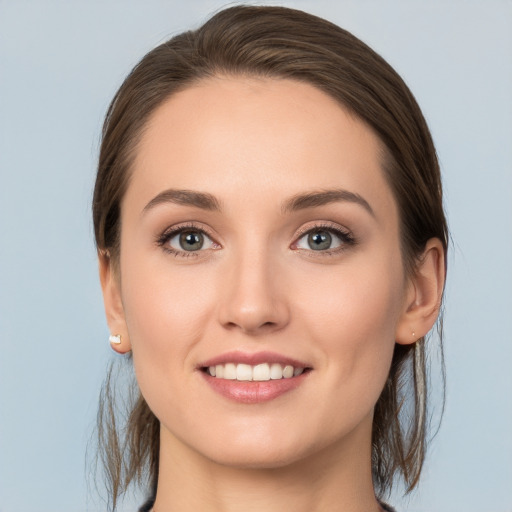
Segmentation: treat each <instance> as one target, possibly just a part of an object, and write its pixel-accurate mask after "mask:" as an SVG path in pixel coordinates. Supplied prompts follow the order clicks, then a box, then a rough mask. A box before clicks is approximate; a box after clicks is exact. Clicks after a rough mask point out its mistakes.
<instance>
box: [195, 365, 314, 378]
mask: <svg viewBox="0 0 512 512" xmlns="http://www.w3.org/2000/svg"><path fill="white" fill-rule="evenodd" d="M304 370H305V368H302V367H298V366H297V367H294V366H292V365H289V364H287V365H282V364H279V363H261V364H257V365H250V364H243V363H238V364H236V363H226V364H217V365H213V366H209V367H207V368H205V371H207V372H208V374H209V375H210V376H212V377H215V378H216V379H225V380H238V381H257V382H264V381H269V380H280V379H291V378H292V377H298V376H299V375H301V374H302V373H303V372H304Z"/></svg>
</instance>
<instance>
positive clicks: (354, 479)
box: [100, 77, 444, 512]
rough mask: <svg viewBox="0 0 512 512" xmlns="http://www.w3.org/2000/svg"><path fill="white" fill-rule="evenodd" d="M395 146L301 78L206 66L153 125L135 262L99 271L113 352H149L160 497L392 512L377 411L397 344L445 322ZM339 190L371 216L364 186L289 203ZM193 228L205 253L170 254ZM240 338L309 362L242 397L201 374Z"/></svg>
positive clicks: (128, 234)
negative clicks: (414, 241) (417, 242)
mask: <svg viewBox="0 0 512 512" xmlns="http://www.w3.org/2000/svg"><path fill="white" fill-rule="evenodd" d="M380 149H381V146H380V142H379V140H378V138H377V137H376V136H375V135H374V134H373V132H372V131H371V130H370V129H369V128H368V127H367V126H366V125H365V124H363V123H362V122H361V121H359V120H358V119H357V118H355V117H354V116H352V115H350V114H349V113H347V111H345V110H344V109H343V108H342V107H341V106H340V105H339V104H338V103H336V102H335V101H334V100H333V99H332V98H330V97H329V96H327V95H326V94H324V93H323V92H321V91H319V90H317V89H316V88H314V87H312V86H310V85H307V84H303V83H298V82H293V81H288V80H271V79H256V78H247V77H246V78H237V77H218V78H213V79H208V80H207V81H203V82H200V83H199V84H197V85H194V86H193V87H190V88H188V89H186V90H184V91H182V92H179V93H177V94H175V95H174V96H172V97H171V98H170V99H169V100H167V101H166V102H165V103H164V104H163V105H162V106H160V107H159V108H158V109H157V110H156V112H155V113H154V115H153V116H152V118H151V119H150V122H149V124H148V126H147V129H146V130H145V132H144V135H143V137H142V139H141V141H140V144H139V147H138V150H137V156H136V159H135V163H134V166H133V175H132V176H131V181H130V184H129V187H128V190H127V193H126V196H125V197H124V199H123V202H122V209H121V219H122V231H121V251H120V262H119V268H120V271H119V273H115V272H114V271H113V268H112V267H111V264H110V261H109V260H108V258H101V259H100V272H101V280H102V285H103V291H104V298H105V307H106V311H107V319H108V322H109V327H110V329H111V332H113V333H119V334H121V335H122V343H121V345H119V346H117V347H116V350H118V351H120V352H126V351H128V350H132V351H133V362H134V367H135V372H136V376H137V380H138V383H139V386H140V389H141V392H142V394H143V395H144V397H145V399H146V401H147V403H148V405H149V406H150V408H151V410H152V411H153V412H154V414H155V415H156V416H157V417H158V419H159V420H160V422H161V454H160V471H159V486H158V492H157V500H156V503H155V511H157V512H162V511H178V510H179V511H181V512H184V511H188V510H190V511H192V510H202V511H212V512H213V511H225V512H231V511H241V510H244V511H252V510H254V511H256V510H258V511H261V510H266V511H269V512H272V511H282V510H296V511H299V512H300V511H308V512H311V511H324V512H325V511H338V510H344V511H346V512H363V511H364V512H368V511H371V510H373V511H377V510H380V507H379V505H378V503H377V501H376V499H375V496H374V492H373V487H372V480H371V464H370V462H371V428H372V418H373V409H374V406H375V403H376V402H377V399H378V397H379V394H380V392H381V390H382V388H383V386H384V383H385V380H386V377H387V375H388V373H389V368H390V363H391V358H392V354H393V347H394V345H395V342H397V343H403V344H405V343H413V342H414V341H415V339H416V338H418V337H420V336H423V335H424V334H426V333H427V331H428V330H429V329H430V328H431V327H432V325H433V323H434V322H435V320H436V318H437V314H438V306H439V303H440V298H441V293H442V286H443V282H444V272H443V269H444V264H443V251H442V246H441V244H440V242H439V241H438V240H431V241H429V243H428V244H427V246H426V248H425V253H424V255H423V257H422V259H421V264H420V265H419V266H418V271H417V274H415V275H414V276H409V277H408V276H406V275H405V273H404V268H403V262H402V257H401V253H400V244H399V228H398V226H399V219H398V211H397V207H396V202H395V200H394V198H393V195H392V192H391V190H390V188H389V186H388V184H387V182H386V180H385V177H384V174H383V172H382V169H381V165H380V159H379V155H380V154H381V152H380ZM168 189H180V190H189V191H190V190H192V191H199V192H203V193H208V194H212V195H213V196H215V198H216V199H217V201H218V203H219V205H220V207H221V210H220V211H212V210H206V209H204V208H200V207H197V206H193V205H188V204H176V203H175V202H169V201H165V202H160V203H158V204H153V206H150V207H148V206H147V205H148V203H150V202H151V201H152V200H153V199H154V198H155V197H157V196H158V195H159V194H161V193H162V192H163V191H166V190H168ZM333 189H336V190H340V189H343V190H345V191H349V192H351V193H352V194H357V195H358V197H361V198H364V200H365V201H366V202H367V204H368V205H369V207H370V209H371V212H370V211H369V210H368V208H366V207H365V206H363V205H362V204H361V203H358V202H354V201H349V200H338V201H334V202H330V203H328V204H323V205H320V206H314V207H309V208H304V209H300V210H296V211H283V205H284V204H286V203H287V202H289V201H290V198H293V197H294V196H297V195H300V194H305V193H311V192H319V191H325V190H333ZM191 223H193V224H194V227H193V229H194V230H195V231H197V230H203V231H204V232H205V233H206V234H207V236H208V237H209V238H208V239H206V243H205V245H204V246H203V247H204V249H202V250H200V251H194V253H193V254H192V256H189V257H183V253H184V251H183V250H181V252H179V253H178V254H175V253H174V254H173V253H169V252H168V251H169V249H170V250H173V248H174V250H176V249H178V250H179V247H180V246H179V243H178V239H177V238H176V237H175V238H173V239H172V241H170V242H169V240H166V241H165V243H164V244H163V245H162V244H161V243H160V244H159V243H158V242H157V240H158V239H159V237H160V241H161V239H162V233H164V232H166V230H167V231H168V230H169V228H172V227H173V226H174V227H177V226H183V224H185V225H187V226H188V227H190V224H191ZM318 226H320V227H318ZM315 229H316V231H319V230H320V231H325V230H329V229H339V230H342V231H343V232H345V233H350V236H351V237H352V238H353V240H354V243H352V242H349V241H347V239H344V238H343V237H340V238H336V237H335V238H334V239H333V240H334V246H337V247H335V248H334V249H327V250H324V251H314V250H313V249H311V248H310V246H309V245H308V242H307V234H306V235H305V233H306V232H307V231H311V230H313V231H314V230H315ZM210 240H211V241H210ZM188 254H189V255H190V252H189V253H188ZM413 332H414V335H413ZM233 350H238V351H242V352H244V353H251V354H252V353H255V352H260V351H272V352H275V353H278V354H282V355H284V356H288V357H291V358H294V359H297V360H299V361H301V362H304V363H305V364H306V365H307V366H308V367H309V368H311V371H310V372H309V373H308V374H307V376H306V378H304V379H303V381H302V383H301V384H300V386H298V387H297V388H296V389H294V390H292V391H290V392H288V393H285V394H284V395H282V396H279V397H277V398H275V399H274V400H270V401H267V402H263V403H257V404H244V403H237V402H234V401H232V400H229V399H227V398H225V397H223V396H221V395H219V394H218V393H216V392H215V391H213V390H212V389H211V388H210V386H209V385H208V384H207V383H206V382H205V379H204V376H203V375H202V374H201V372H200V371H199V370H198V368H197V366H198V365H200V364H201V363H202V362H204V361H206V360H208V359H209V358H212V357H215V356H218V355H220V354H223V353H226V352H229V351H233Z"/></svg>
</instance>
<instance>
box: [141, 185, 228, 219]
mask: <svg viewBox="0 0 512 512" xmlns="http://www.w3.org/2000/svg"><path fill="white" fill-rule="evenodd" d="M166 203H174V204H181V205H185V206H195V207H196V208H201V209H202V210H208V211H220V209H221V208H220V203H219V201H218V200H217V198H216V197H215V196H213V195H212V194H208V193H206V192H196V191H194V190H176V189H168V190H164V191H163V192H160V194H158V195H157V196H155V197H154V198H153V199H151V201H149V203H148V204H147V205H146V206H145V207H144V209H143V210H142V213H146V212H147V211H148V210H151V209H152V208H154V207H155V206H158V205H160V204H166Z"/></svg>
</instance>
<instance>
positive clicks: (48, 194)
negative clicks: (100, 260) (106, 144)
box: [0, 0, 512, 512]
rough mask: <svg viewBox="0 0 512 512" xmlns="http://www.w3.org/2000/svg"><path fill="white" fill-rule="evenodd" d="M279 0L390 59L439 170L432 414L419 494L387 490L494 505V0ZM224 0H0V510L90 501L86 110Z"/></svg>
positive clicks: (509, 47) (508, 124) (506, 24)
mask: <svg viewBox="0 0 512 512" xmlns="http://www.w3.org/2000/svg"><path fill="white" fill-rule="evenodd" d="M266 3H267V4H268V3H276V2H266ZM282 4H284V5H288V6H293V7H296V8H301V9H304V10H307V11H310V12H312V13H314V14H318V15H320V16H323V17H326V18H328V19H330V20H331V21H333V22H335V23H337V24H339V25H340V26H342V27H344V28H346V29H348V30H350V31H352V32H353V33H355V34H356V35H357V36H358V37H360V38H361V39H363V40H364V41H365V42H367V43H369V44H370V45H371V46H372V47H374V48H375V49H376V50H377V51H378V52H379V53H381V54H382V55H383V56H384V57H385V58H386V59H387V60H388V61H389V62H390V63H391V64H392V65H393V66H394V67H395V68H396V69H397V71H398V72H399V73H400V74H401V75H402V76H403V77H404V79H405V81H406V82H407V83H408V85H409V86H410V87H411V89H412V91H413V92H414V94H415V96H416V98H417V99H418V102H419V103H420V106H421V107H422V109H423V111H424V113H425V116H426V118H427V121H428V122H429V125H430V127H431V130H432V133H433V136H434V140H435V142H436V145H437V149H438V152H439V156H440V160H441V164H442V170H443V173H444V185H445V194H446V210H447V213H448V218H449V223H450V228H451V232H452V238H453V244H452V247H451V252H450V257H449V278H448V285H447V293H446V306H445V309H446V315H445V336H446V339H445V352H446V364H447V376H448V381H447V385H448V388H447V402H446V410H445V415H444V420H443V423H442V427H441V430H440V431H439V434H438V435H437V437H436V438H435V440H434V441H433V443H432V446H431V450H430V452H429V454H428V458H427V463H426V467H425V473H424V475H423V478H422V481H421V485H420V488H419V490H418V491H417V492H415V493H414V494H413V495H412V496H410V497H407V498H402V497H401V495H400V493H399V492H397V493H395V494H394V495H393V497H392V498H391V500H390V502H391V503H393V504H394V505H395V506H396V507H397V510H398V511H401V512H404V511H410V512H433V511H435V512H461V511H464V512H511V511H512V398H511V396H512V370H511V369H512V334H511V333H512V170H511V169H512V3H511V2H510V1H506V0H503V1H499V0H494V1H492V0H487V1H485V2H484V1H470V0H466V1H428V2H427V1H420V0H415V1H411V0H410V1H401V2H400V1H391V0H387V1H369V0H368V1H366V0H362V1H344V0H338V1H333V0H331V1H321V0H316V1H313V0H310V1H307V0H304V1H300V0H296V1H285V2H282ZM223 5H225V2H222V1H216V0H212V1H206V0H203V1H196V0H189V1H188V2H183V1H182V0H179V1H178V0H144V1H142V0H139V1H134V0H122V1H121V0H116V1H114V0H112V1H107V0H104V1H92V0H88V1H85V0H83V1H71V0H70V1H64V0H61V1H50V0H32V1H30V0H0V172H1V180H0V512H50V511H51V512H75V511H76V512H81V511H86V510H87V511H100V510H104V506H103V505H102V502H101V500H100V499H99V498H97V497H95V493H94V488H92V489H90V490H88V486H87V481H86V476H87V474H88V472H89V469H88V466H86V464H85V459H84V457H85V449H86V444H87V441H88V439H89V437H90V435H91V429H92V426H93V423H94V418H95V414H96V404H97V395H98V391H99V388H100V385H101V381H102V378H103V375H104V373H105V368H106V366H107V363H108V361H109V360H110V359H111V358H112V357H114V355H113V354H111V352H110V348H109V345H108V341H107V337H108V330H107V327H106V323H105V320H104V316H103V309H102V308H103V306H102V299H101V295H100V287H99V284H98V279H97V266H96V257H95V250H94V244H93V237H92V222H91V215H90V200H91V195H92V187H93V181H94V174H95V163H96V159H97V152H98V143H99V134H100V128H101V123H102V117H103V115H104V113H105V110H106V108H107V106H108V103H109V101H110V99H111V97H112V96H113V94H114V92H115V91H116V89H117V87H118V86H119V85H120V84H121V81H122V80H123V78H124V76H125V75H126V74H127V73H128V71H129V70H130V69H131V67H132V66H133V65H134V64H135V63H136V62H137V61H138V59H139V58H140V57H142V55H143V54H144V53H146V52H147V51H148V50H150V49H151V48H153V47H154V46H155V45H157V44H158V43H160V42H163V41H164V40H165V39H167V38H168V37H169V36H171V35H173V34H175V33H177V32H180V31H183V30H185V29H188V28H192V27H195V26H197V25H198V24H200V23H201V22H203V21H204V20H205V19H206V18H207V17H208V16H209V15H210V14H211V13H212V12H214V11H216V10H218V9H219V8H220V7H221V6H223ZM137 505H140V498H137V497H134V498H131V497H129V498H128V499H127V500H126V501H125V504H124V506H123V508H122V510H126V511H129V510H131V511H134V510H136V506H137ZM329 512H330V511H329Z"/></svg>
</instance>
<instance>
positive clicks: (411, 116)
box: [93, 6, 448, 509]
mask: <svg viewBox="0 0 512 512" xmlns="http://www.w3.org/2000/svg"><path fill="white" fill-rule="evenodd" d="M215 76H253V77H263V78H271V79H289V80H295V81H300V82H304V83H308V84H311V85H313V86H315V87H316V88H318V89H320V90H321V91H323V92H325V93H326V94H328V95H329V96H331V97H332V98H334V99H336V100H337V101H338V102H339V103H340V105H341V106H343V107H344V108H345V109H347V110H348V111H349V112H351V113H352V114H353V115H355V116H356V117H357V118H359V119H361V120H362V121H363V122H364V123H366V125H367V126H369V127H370V128H371V129H372V130H373V131H374V132H375V133H376V134H377V136H378V138H379V139H380V141H381V143H382V148H383V149H382V155H381V158H382V168H383V172H384V174H385V177H386V179H387V182H388V184H389V186H390V188H391V190H392V193H393V196H394V198H395V200H396V203H397V205H398V210H399V222H400V243H401V252H402V257H403V262H404V271H405V272H406V273H407V274H408V275H411V274H413V273H414V271H415V267H416V264H417V262H418V259H419V257H420V255H421V254H422V251H423V250H424V248H425V244H426V242H427V241H428V240H429V239H430V238H433V237H436V238H438V239H439V240H441V242H442V244H443V246H444V250H445V252H446V250H447V245H448V230H447V224H446V219H445V216H444V211H443V201H442V187H441V177H440V169H439V163H438V159H437V155H436V151H435V148H434V144H433V141H432V137H431V135H430V132H429V129H428V127H427V124H426V122H425V119H424V117H423V115H422V113H421V110H420V108H419V106H418V104H417V103H416V101H415V99H414V97H413V95H412V93H411V92H410V91H409V89H408V87H407V86H406V85H405V83H404V82H403V80H402V79H401V78H400V76H399V75H398V74H397V73H396V72H395V71H394V69H393V68H392V67H391V66H390V65H389V64H388V63H387V62H386V61H385V60H384V59H383V58H382V57H380V56H379V55H378V54H377V53H375V52H374V51H373V50H372V49H371V48H369V47H368V46H367V45H366V44H364V43H363V42H362V41H360V40H359V39H357V38H356V37H355V36H353V35H352V34H351V33H349V32H347V31H345V30H343V29H341V28H340V27H338V26H336V25H334V24H332V23H330V22H328V21H326V20H323V19H321V18H318V17H316V16H313V15H310V14H307V13H304V12H302V11H298V10H294V9H288V8H283V7H256V6H235V7H230V8H228V9H225V10H222V11H220V12H218V13H217V14H215V15H214V16H213V17H212V18H210V19H209V20H208V21H207V22H206V23H205V24H204V25H202V26H201V27H200V28H198V29H197V30H193V31H188V32H184V33H182V34H179V35H177V36H175V37H173V38H171V39H170V40H169V41H167V42H165V43H163V44H161V45H160V46H158V47H156V48H155V49H153V50H152V51H150V52H149V53H148V54H147V55H146V56H145V57H144V58H143V59H142V60H141V61H140V62H139V63H138V64H137V65H136V66H135V68H134V69H133V70H132V71H131V72H130V74H129V75H128V77H127V78H126V79H125V81H124V83H123V84H122V85H121V87H120V89H119V90H118V92H117V93H116V95H115V96H114V98H113V100H112V103H111V104H110V107H109V109H108V112H107V114H106V119H105V122H104V126H103V132H102V142H101V149H100V155H99V165H98V173H97V178H96V185H95V189H94V198H93V218H94V229H95V237H96V244H97V249H98V253H99V255H100V257H106V258H110V260H111V263H112V265H114V266H117V262H118V259H119V251H120V229H121V225H120V208H121V201H122V199H123V196H124V194H125V192H126V190H127V187H128V184H129V180H130V175H131V172H132V170H133V169H132V162H133V160H134V155H135V154H136V152H137V146H138V142H139V141H140V138H141V134H142V133H143V131H144V128H145V126H146V125H147V123H148V119H149V118H150V116H151V115H152V114H153V113H154V112H155V110H156V109H157V108H158V107H159V106H160V105H161V104H162V103H163V102H165V101H166V100H167V99H168V98H169V97H170V96H171V95H173V94H174V93H176V92H177V91H180V90H183V89H185V88H187V87H189V86H191V85H192V84H194V83H197V82H198V81H201V80H205V79H208V78H210V77H215ZM441 328H442V323H441V322H440V321H439V322H438V330H439V334H440V343H441V344H440V347H441V351H440V353H441V361H442V332H441ZM128 358H129V359H130V356H128ZM130 366H131V364H130ZM427 367H428V365H427V351H426V340H425V338H420V339H418V340H417V341H416V343H414V344H412V345H399V344H396V345H395V350H394V354H393V359H392V364H391V369H390V372H389V376H388V378H387V381H386V383H385V386H384V389H383V391H382V394H381V395H380V397H379V400H378V402H377V404H376V406H375V411H374V420H373V432H372V472H373V479H374V486H375V490H376V493H377V496H378V497H382V496H383V495H385V494H386V493H388V492H389V490H390V489H391V487H392V485H393V482H394V480H395V478H396V477H397V476H400V477H401V478H402V479H403V481H404V482H405V484H406V492H409V491H410V490H412V489H413V488H414V487H415V486H416V484H417V482H418V479H419V477H420V472H421V468H422V465H423V461H424V458H425V450H426V445H427V441H428V439H427V434H428V425H429V416H428V409H427V404H428V400H427V396H428V388H429V386H428V381H429V379H428V372H427ZM442 377H443V379H442V380H443V393H444V364H442ZM112 379H113V377H112V367H111V370H110V372H109V374H108V377H107V380H106V382H105V384H104V387H103V390H102V396H101V401H100V408H99V413H98V432H99V447H98V450H99V452H100V456H101V459H102V461H103V464H104V467H105V471H106V476H107V481H108V487H109V493H110V497H111V500H112V509H115V508H116V501H117V500H118V497H119V496H120V495H122V494H123V493H124V492H125V491H126V490H127V489H128V488H129V486H130V484H131V483H132V482H134V481H138V483H139V484H141V485H147V486H148V487H149V488H148V490H149V491H150V492H154V491H155V489H156V483H157V478H158V457H159V422H158V419H157V418H156V417H155V416H154V415H153V413H152V412H151V411H150V409H149V407H148V405H147V404H146V402H145V400H144V398H143V397H142V396H141V394H140V392H139V390H138V388H137V387H135V392H134V394H133V397H132V400H131V401H130V400H128V402H129V403H128V411H127V412H126V416H125V418H124V422H121V426H119V425H118V422H119V421H120V420H119V419H116V418H117V413H116V407H117V406H116V400H115V396H114V392H113V391H112V386H111V384H112V382H111V381H112ZM134 385H135V386H136V384H134ZM443 400H444V395H443Z"/></svg>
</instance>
